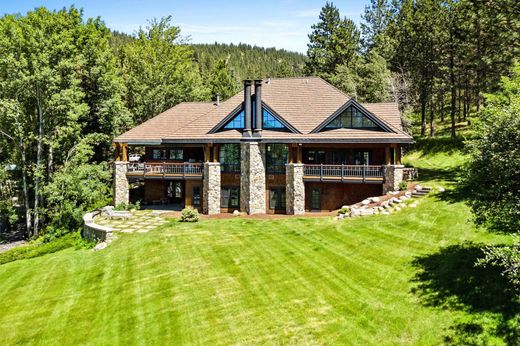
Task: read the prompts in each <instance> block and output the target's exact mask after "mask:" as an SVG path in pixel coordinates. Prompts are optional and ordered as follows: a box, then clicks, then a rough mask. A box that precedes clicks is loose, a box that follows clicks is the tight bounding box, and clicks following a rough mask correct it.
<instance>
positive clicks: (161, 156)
mask: <svg viewBox="0 0 520 346" xmlns="http://www.w3.org/2000/svg"><path fill="white" fill-rule="evenodd" d="M166 158H167V157H166V149H153V150H152V159H154V160H166Z"/></svg>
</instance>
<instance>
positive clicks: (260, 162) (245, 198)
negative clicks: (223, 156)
mask: <svg viewBox="0 0 520 346" xmlns="http://www.w3.org/2000/svg"><path fill="white" fill-rule="evenodd" d="M264 152H265V150H264V145H263V144H260V143H258V142H243V143H241V145H240V154H241V167H240V168H241V171H242V175H241V176H240V209H241V210H242V211H244V212H246V213H248V214H265V209H266V208H265V203H266V201H265V194H266V192H265V156H264Z"/></svg>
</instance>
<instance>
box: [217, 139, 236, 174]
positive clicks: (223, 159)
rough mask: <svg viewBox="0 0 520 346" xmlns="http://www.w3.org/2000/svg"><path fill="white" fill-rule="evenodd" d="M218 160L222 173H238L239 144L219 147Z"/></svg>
mask: <svg viewBox="0 0 520 346" xmlns="http://www.w3.org/2000/svg"><path fill="white" fill-rule="evenodd" d="M218 160H219V162H220V170H221V171H222V172H224V173H240V144H223V145H221V146H220V147H219V155H218Z"/></svg>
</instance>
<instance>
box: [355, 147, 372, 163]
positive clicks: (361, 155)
mask: <svg viewBox="0 0 520 346" xmlns="http://www.w3.org/2000/svg"><path fill="white" fill-rule="evenodd" d="M353 161H354V162H353V164H355V165H369V164H370V151H363V150H356V151H354V155H353Z"/></svg>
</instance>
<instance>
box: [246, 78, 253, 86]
mask: <svg viewBox="0 0 520 346" xmlns="http://www.w3.org/2000/svg"><path fill="white" fill-rule="evenodd" d="M252 83H253V81H252V80H251V79H244V85H251V84H252Z"/></svg>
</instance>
